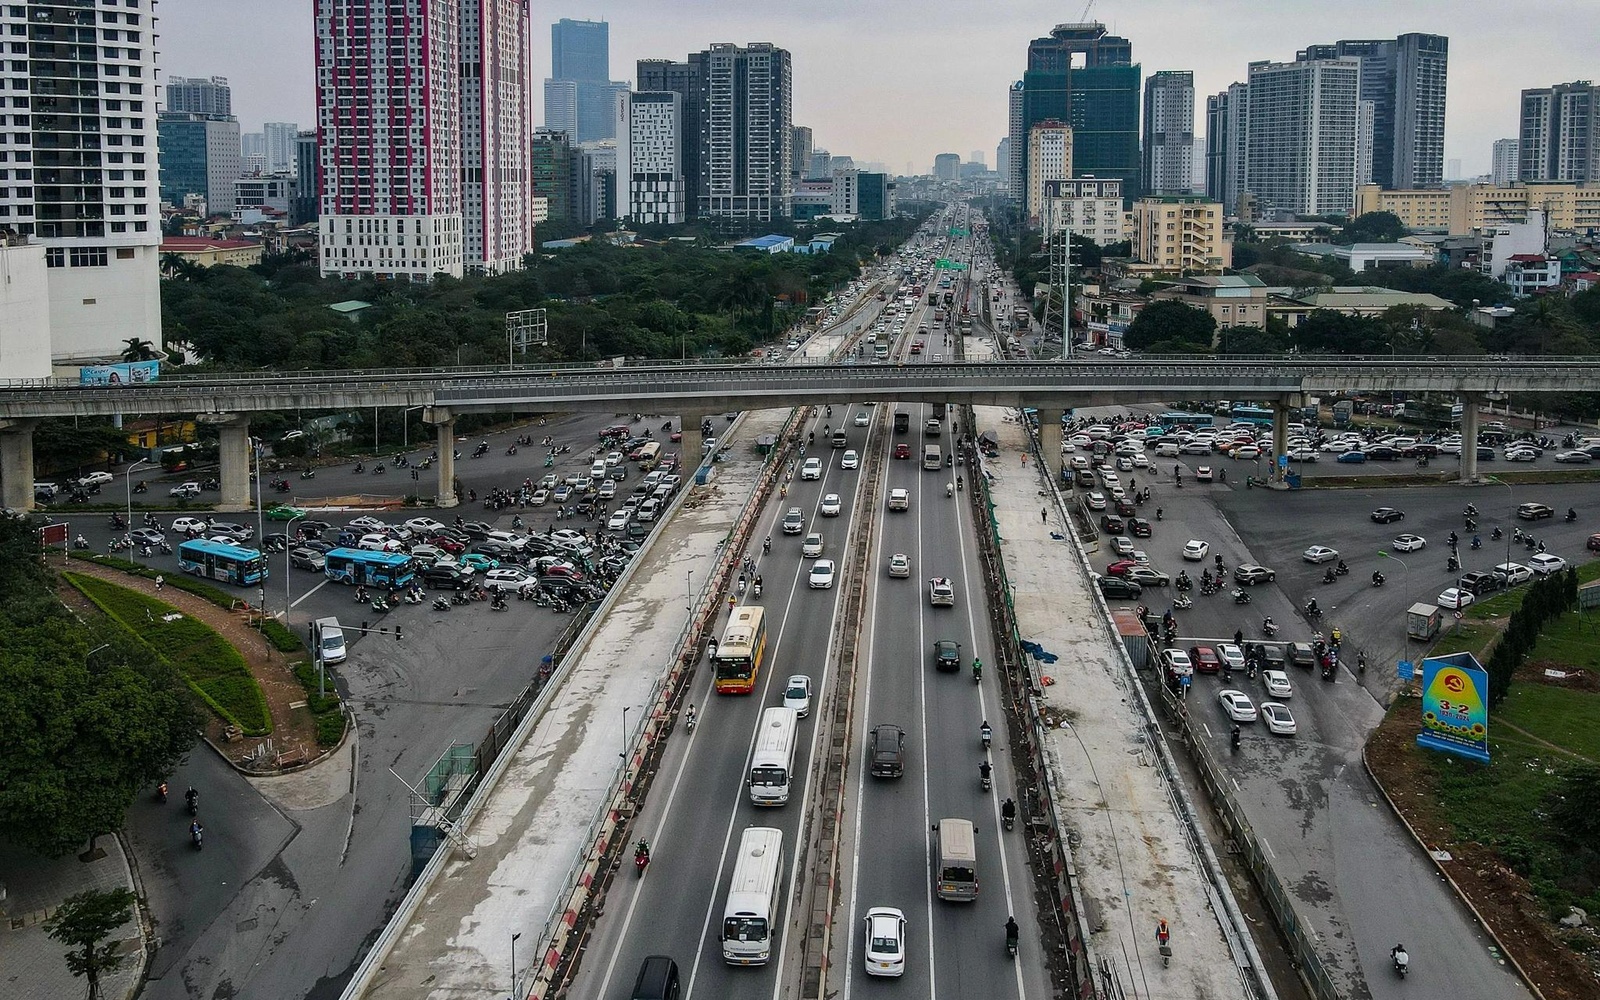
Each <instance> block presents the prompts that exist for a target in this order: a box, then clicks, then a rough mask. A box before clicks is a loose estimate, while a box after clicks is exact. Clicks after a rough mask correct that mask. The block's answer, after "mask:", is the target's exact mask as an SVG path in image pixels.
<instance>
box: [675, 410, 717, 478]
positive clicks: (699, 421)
mask: <svg viewBox="0 0 1600 1000" xmlns="http://www.w3.org/2000/svg"><path fill="white" fill-rule="evenodd" d="M679 419H680V420H682V421H683V424H682V427H681V428H680V429H681V430H682V431H683V439H682V440H681V441H679V442H678V444H679V445H681V447H680V448H679V449H678V453H679V455H681V456H682V459H683V460H682V461H681V462H680V463H679V465H681V466H682V467H683V468H684V469H685V470H688V469H693V468H695V467H697V466H698V465H699V464H700V460H701V459H703V458H705V454H706V449H705V436H704V435H702V434H701V433H700V428H701V427H704V426H705V422H706V414H704V413H684V414H683V416H681V417H680V418H679ZM711 431H712V433H713V434H715V433H716V427H715V426H713V427H712V428H711ZM679 475H681V476H683V477H684V479H685V480H686V481H687V480H688V478H689V477H688V475H687V473H686V472H680V473H679Z"/></svg>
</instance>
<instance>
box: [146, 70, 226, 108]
mask: <svg viewBox="0 0 1600 1000" xmlns="http://www.w3.org/2000/svg"><path fill="white" fill-rule="evenodd" d="M162 109H163V110H165V111H188V112H192V113H194V114H197V115H218V116H220V117H223V118H226V117H228V116H229V115H232V114H233V89H232V88H231V87H229V86H228V78H227V77H225V76H213V77H211V78H210V79H206V78H204V77H188V76H169V77H167V83H166V99H165V100H164V101H162Z"/></svg>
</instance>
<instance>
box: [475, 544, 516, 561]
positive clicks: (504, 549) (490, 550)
mask: <svg viewBox="0 0 1600 1000" xmlns="http://www.w3.org/2000/svg"><path fill="white" fill-rule="evenodd" d="M471 551H473V552H479V553H482V554H483V555H486V556H488V557H490V558H491V559H498V560H500V561H502V562H504V561H507V560H510V561H513V562H515V561H518V560H519V559H521V557H522V553H520V552H518V551H517V550H516V549H515V548H512V547H511V546H510V545H507V544H506V543H505V542H491V541H483V542H477V543H475V544H474V545H473V546H472V549H471Z"/></svg>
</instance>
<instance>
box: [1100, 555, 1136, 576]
mask: <svg viewBox="0 0 1600 1000" xmlns="http://www.w3.org/2000/svg"><path fill="white" fill-rule="evenodd" d="M1137 565H1139V564H1138V563H1136V562H1134V561H1133V560H1132V559H1118V560H1117V561H1116V562H1114V563H1112V564H1110V565H1109V566H1107V567H1106V573H1107V575H1109V576H1122V575H1124V574H1125V573H1127V572H1128V570H1130V569H1132V568H1133V567H1135V566H1137Z"/></svg>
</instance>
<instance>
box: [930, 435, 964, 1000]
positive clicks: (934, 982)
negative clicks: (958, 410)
mask: <svg viewBox="0 0 1600 1000" xmlns="http://www.w3.org/2000/svg"><path fill="white" fill-rule="evenodd" d="M928 412H929V411H928V410H927V409H925V408H924V407H923V406H919V407H917V418H918V419H919V420H922V421H924V422H926V420H927V416H926V414H927V413H928ZM918 475H919V476H920V475H921V473H920V472H919V473H918ZM935 492H937V490H936V491H935ZM926 498H927V496H926V493H925V492H924V495H923V497H922V499H926ZM925 506H926V504H923V503H918V504H917V565H918V566H925V565H926V563H924V562H923V560H922V509H923V507H925ZM927 626H928V606H927V605H925V604H924V603H923V602H922V596H921V595H920V594H919V595H917V654H918V656H919V657H920V656H921V655H922V653H921V651H922V650H923V649H926V648H927V644H928V643H927V639H928V636H927ZM969 638H970V636H969ZM917 703H918V712H919V714H920V715H921V721H922V726H921V729H922V744H923V746H922V826H923V830H924V831H927V830H931V829H932V827H933V792H932V790H931V789H930V787H929V784H928V770H929V768H928V671H927V670H925V669H922V666H921V664H920V663H919V664H918V665H917ZM922 870H923V871H924V872H932V871H933V843H932V841H931V840H930V838H929V837H928V834H927V833H926V832H924V833H923V834H922ZM922 885H923V913H924V918H925V920H926V921H927V928H928V934H927V937H928V996H930V997H934V996H938V994H939V990H938V970H937V967H936V965H935V963H934V957H935V956H936V955H937V954H938V949H937V948H936V947H935V945H934V940H933V879H932V878H924V879H923V880H922Z"/></svg>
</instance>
